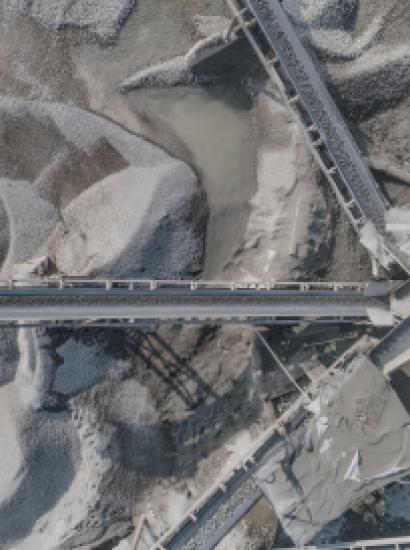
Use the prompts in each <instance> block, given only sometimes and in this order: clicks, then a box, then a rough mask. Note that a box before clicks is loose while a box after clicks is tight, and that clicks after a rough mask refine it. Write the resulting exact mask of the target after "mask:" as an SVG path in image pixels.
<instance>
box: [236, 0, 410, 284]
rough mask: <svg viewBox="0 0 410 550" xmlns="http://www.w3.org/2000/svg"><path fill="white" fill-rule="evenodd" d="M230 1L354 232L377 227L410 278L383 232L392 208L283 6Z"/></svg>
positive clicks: (274, 0) (266, 0) (273, 1)
mask: <svg viewBox="0 0 410 550" xmlns="http://www.w3.org/2000/svg"><path fill="white" fill-rule="evenodd" d="M227 2H228V5H229V6H230V8H231V10H232V12H233V14H234V16H235V17H236V18H237V20H238V23H239V24H240V27H241V28H242V30H243V32H244V34H245V35H246V37H247V38H248V40H249V42H250V44H251V45H252V47H253V48H254V50H255V52H256V54H257V55H258V57H259V59H260V61H261V62H262V64H263V66H264V67H265V69H266V72H267V73H268V76H269V77H270V78H271V79H272V80H273V81H274V83H275V84H276V85H277V86H278V87H279V90H280V92H281V94H282V96H283V98H284V101H285V105H286V106H287V107H288V109H289V110H290V112H291V113H292V115H293V117H294V119H295V121H296V122H297V123H298V125H299V127H300V128H301V131H302V134H303V135H304V137H305V139H306V141H307V143H308V145H309V147H310V149H311V151H312V153H313V155H314V157H315V159H316V161H317V162H318V163H319V165H320V167H321V169H322V171H323V173H324V174H325V176H326V178H327V180H328V182H329V183H330V185H331V187H332V188H333V190H334V192H335V193H336V196H337V198H338V200H339V203H340V204H341V206H342V207H343V209H344V211H345V212H346V214H347V216H348V218H349V220H350V222H351V223H352V224H353V227H354V228H355V230H356V231H357V232H358V233H359V234H360V231H361V229H362V228H363V226H364V225H365V223H366V222H368V221H370V222H372V223H373V224H374V226H375V228H376V229H377V231H378V232H379V235H380V239H381V242H382V247H383V251H384V253H385V254H386V255H387V256H388V257H389V259H390V260H391V261H392V262H394V263H397V264H399V265H400V266H401V267H402V268H403V269H404V270H405V271H407V273H409V274H410V261H409V259H408V258H407V257H403V255H402V254H401V253H400V251H397V250H396V249H395V247H394V246H393V245H391V243H388V238H387V237H386V235H385V233H384V231H385V221H384V215H385V212H386V210H387V208H388V206H389V204H388V202H387V200H386V199H385V197H384V196H383V194H382V192H381V191H380V189H379V186H378V184H377V182H376V181H375V179H374V177H373V175H372V173H371V171H370V169H369V167H368V164H367V163H366V162H365V161H364V159H363V158H362V156H361V153H360V151H359V149H358V147H357V146H356V143H355V140H354V138H353V136H352V134H351V133H350V131H349V129H348V128H347V126H346V123H345V121H344V120H343V117H342V116H341V114H340V112H339V110H338V108H337V106H336V104H335V102H334V101H333V99H332V97H331V95H330V94H329V91H328V90H327V88H326V86H325V84H324V81H323V79H322V77H321V75H320V73H319V71H318V69H317V67H316V66H315V64H314V63H313V61H312V59H311V57H310V55H309V54H308V52H307V50H306V49H305V47H304V46H303V44H302V42H301V40H300V38H299V36H298V35H297V33H296V31H295V29H294V27H293V25H292V23H291V22H290V20H289V19H288V17H287V15H286V13H285V11H284V10H283V8H282V6H281V3H280V2H279V1H278V0H227Z"/></svg>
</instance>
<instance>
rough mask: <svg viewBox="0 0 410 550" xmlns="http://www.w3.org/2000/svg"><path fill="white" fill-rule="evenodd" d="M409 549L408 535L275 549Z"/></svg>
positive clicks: (409, 538)
mask: <svg viewBox="0 0 410 550" xmlns="http://www.w3.org/2000/svg"><path fill="white" fill-rule="evenodd" d="M376 549H378V550H410V537H396V538H390V539H371V540H355V541H351V542H340V543H339V544H327V545H326V546H299V547H298V548H297V549H296V547H289V548H278V549H277V550H376Z"/></svg>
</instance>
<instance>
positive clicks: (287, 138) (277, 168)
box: [222, 94, 330, 281]
mask: <svg viewBox="0 0 410 550" xmlns="http://www.w3.org/2000/svg"><path fill="white" fill-rule="evenodd" d="M257 116H258V118H259V120H260V121H263V123H262V122H261V123H260V124H259V127H258V134H259V135H258V138H259V150H258V153H257V156H258V158H257V161H258V165H257V183H258V185H257V189H256V192H255V194H254V196H253V198H252V199H251V201H250V205H249V206H250V214H249V219H248V223H247V226H246V228H245V230H244V232H243V235H242V238H241V242H240V243H239V246H238V249H237V250H236V251H235V253H234V254H233V255H232V259H231V260H230V261H228V262H227V264H226V266H225V268H224V269H223V272H222V276H223V277H224V278H227V279H230V280H240V279H244V280H256V281H258V280H259V281H260V280H262V281H274V280H284V279H286V278H288V277H289V274H290V273H292V277H297V276H299V274H302V273H303V276H309V275H308V274H310V276H312V275H313V274H314V273H315V272H316V271H319V270H320V269H322V268H323V267H324V265H325V262H326V257H327V254H328V249H329V246H330V245H329V240H328V238H329V234H330V216H329V213H328V212H327V211H326V210H327V209H326V203H325V199H324V196H323V194H322V191H321V189H319V188H318V186H317V183H316V181H317V180H316V178H317V172H316V167H315V165H314V163H313V159H312V157H311V154H310V153H309V151H308V150H307V148H306V146H305V144H304V143H303V138H302V137H301V135H300V132H299V130H298V127H297V126H296V124H295V123H293V122H292V121H290V120H289V115H288V113H287V111H286V109H285V108H284V107H283V106H282V105H280V104H278V103H274V102H273V101H272V99H271V98H270V97H268V96H267V95H266V96H265V95H263V94H261V95H260V96H259V98H258V100H257Z"/></svg>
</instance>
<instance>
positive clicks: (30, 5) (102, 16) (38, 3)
mask: <svg viewBox="0 0 410 550" xmlns="http://www.w3.org/2000/svg"><path fill="white" fill-rule="evenodd" d="M2 4H3V6H2V7H3V9H4V10H5V12H6V13H7V12H14V11H19V12H21V13H23V14H26V15H29V16H30V17H33V18H34V19H37V20H38V21H40V22H41V23H43V24H45V25H48V26H51V27H53V28H55V29H61V28H64V27H74V28H80V29H88V30H90V31H92V32H93V33H95V34H97V35H98V36H99V37H100V38H101V39H103V40H108V39H112V38H115V37H116V35H117V34H118V32H119V31H120V29H121V26H122V25H123V24H124V22H125V21H126V19H127V17H128V15H129V14H130V12H131V10H132V9H133V7H134V5H135V0H3V2H2Z"/></svg>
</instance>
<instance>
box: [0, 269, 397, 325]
mask: <svg viewBox="0 0 410 550" xmlns="http://www.w3.org/2000/svg"><path fill="white" fill-rule="evenodd" d="M394 285H395V284H394V283H316V282H311V283H309V282H303V283H291V282H284V283H273V284H266V285H262V284H261V285H257V284H248V285H246V284H240V283H224V282H220V283H217V282H205V281H154V280H138V279H134V280H132V279H125V280H123V279H72V278H67V279H65V278H61V277H56V278H53V277H50V278H42V279H32V280H28V281H23V280H19V281H16V280H10V281H3V282H0V325H5V324H8V325H13V324H14V325H17V326H18V325H19V324H24V325H25V326H27V325H42V326H56V325H60V326H61V325H64V326H72V325H73V324H74V325H76V326H78V325H81V324H86V325H87V326H118V325H121V324H122V325H126V326H130V325H131V326H132V325H139V324H145V325H146V324H158V323H170V322H172V323H206V322H213V323H228V322H235V323H238V322H239V323H253V324H291V323H298V322H301V321H306V320H310V321H312V322H321V323H329V322H332V323H333V322H355V323H370V322H371V320H372V314H373V312H378V313H380V314H381V315H382V316H383V314H386V313H387V314H389V312H390V301H389V300H390V298H389V297H390V293H391V290H392V289H393V288H394Z"/></svg>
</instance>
